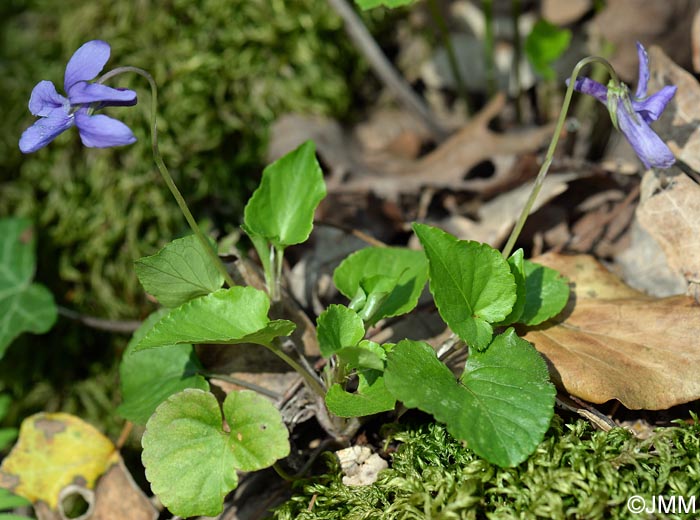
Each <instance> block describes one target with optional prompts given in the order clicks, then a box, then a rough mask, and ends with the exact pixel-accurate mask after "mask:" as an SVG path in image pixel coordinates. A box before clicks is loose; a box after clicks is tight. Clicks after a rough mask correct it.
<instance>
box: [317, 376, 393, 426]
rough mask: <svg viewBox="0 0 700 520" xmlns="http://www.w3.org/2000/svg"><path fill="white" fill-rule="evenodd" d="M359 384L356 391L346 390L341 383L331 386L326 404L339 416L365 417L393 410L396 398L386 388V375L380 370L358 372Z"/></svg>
mask: <svg viewBox="0 0 700 520" xmlns="http://www.w3.org/2000/svg"><path fill="white" fill-rule="evenodd" d="M357 377H358V385H357V390H356V391H355V392H354V393H350V392H346V391H345V390H343V387H342V386H340V385H339V384H335V385H333V386H331V387H330V389H329V390H328V393H327V394H326V406H328V409H329V410H330V411H331V412H332V413H333V414H335V415H337V416H338V417H363V416H365V415H372V414H375V413H379V412H386V411H388V410H393V409H394V406H395V405H396V399H395V398H394V396H393V395H392V394H390V393H389V391H388V390H387V389H386V386H385V384H384V377H383V376H382V373H381V372H380V371H378V370H364V371H360V372H358V373H357Z"/></svg>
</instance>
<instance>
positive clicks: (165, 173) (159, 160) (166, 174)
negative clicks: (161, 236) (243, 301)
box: [97, 67, 236, 287]
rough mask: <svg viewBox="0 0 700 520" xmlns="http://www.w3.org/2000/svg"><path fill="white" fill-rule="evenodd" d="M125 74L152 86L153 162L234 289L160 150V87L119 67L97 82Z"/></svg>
mask: <svg viewBox="0 0 700 520" xmlns="http://www.w3.org/2000/svg"><path fill="white" fill-rule="evenodd" d="M124 72H134V73H136V74H138V75H139V76H141V77H143V78H145V79H146V80H147V81H148V83H149V85H150V86H151V149H152V151H153V160H154V161H155V163H156V166H157V167H158V171H159V172H160V175H161V177H163V180H164V181H165V184H166V185H167V186H168V189H170V193H172V195H173V197H175V201H176V202H177V205H178V206H179V207H180V211H181V212H182V214H183V215H184V216H185V220H186V221H187V224H189V226H190V229H192V232H193V233H194V234H195V236H196V237H197V238H198V239H199V242H200V243H201V244H202V247H203V248H204V250H205V251H206V252H207V255H208V256H209V258H210V259H211V260H212V262H213V263H214V265H215V266H216V268H217V269H218V270H219V272H220V273H221V275H222V276H223V277H224V280H226V283H227V284H228V285H229V287H233V286H234V285H236V284H235V282H234V281H233V278H231V275H230V274H229V273H228V271H227V270H226V266H225V265H224V264H223V263H222V262H221V260H220V259H219V256H218V255H217V253H216V250H215V249H214V247H213V246H212V244H211V242H209V240H208V239H207V237H206V236H204V233H202V230H201V229H200V228H199V226H198V225H197V221H196V220H195V219H194V217H193V216H192V212H190V208H189V207H188V206H187V202H185V199H184V197H183V196H182V194H181V193H180V190H179V189H178V187H177V186H176V185H175V181H173V178H172V176H171V175H170V171H169V170H168V168H167V166H165V163H164V162H163V156H162V155H161V153H160V149H159V148H158V126H157V118H156V115H157V109H158V86H157V85H156V82H155V80H154V79H153V76H151V75H150V74H149V73H148V72H146V71H145V70H143V69H140V68H138V67H118V68H116V69H114V70H111V71H109V72H107V73H106V74H104V75H102V76H101V77H100V78H99V79H98V80H97V83H104V82H105V81H107V80H108V79H110V78H113V77H114V76H117V75H118V74H122V73H124Z"/></svg>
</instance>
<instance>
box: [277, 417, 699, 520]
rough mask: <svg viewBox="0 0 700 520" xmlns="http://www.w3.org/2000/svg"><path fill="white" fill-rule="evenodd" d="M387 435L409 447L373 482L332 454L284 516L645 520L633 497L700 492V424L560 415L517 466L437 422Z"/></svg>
mask: <svg viewBox="0 0 700 520" xmlns="http://www.w3.org/2000/svg"><path fill="white" fill-rule="evenodd" d="M388 441H389V442H395V441H398V442H400V443H401V444H400V445H399V447H398V449H397V450H396V453H394V455H393V456H392V461H391V468H390V469H388V470H386V471H384V472H382V473H381V474H380V477H379V480H378V481H377V482H376V483H375V484H374V485H371V486H364V487H347V486H345V485H343V484H342V482H341V474H340V468H339V464H338V463H337V461H336V460H335V457H333V456H330V457H328V459H327V461H328V467H329V471H328V473H327V474H326V475H324V476H321V477H318V478H315V479H311V480H308V481H305V482H304V483H303V484H302V485H301V487H300V489H299V490H298V491H297V493H298V494H296V495H295V496H294V497H292V498H291V499H290V500H289V501H288V502H287V503H285V504H284V505H283V506H281V507H280V508H278V509H277V510H276V512H275V515H276V516H275V518H277V519H278V520H292V519H299V520H312V519H313V520H322V519H323V520H360V519H377V520H379V519H381V520H390V519H391V520H394V519H395V520H398V519H415V520H427V519H477V518H494V519H501V518H502V519H510V518H512V519H515V518H547V519H566V518H580V519H618V518H639V516H638V515H633V514H631V513H630V512H629V511H628V510H627V507H626V504H627V499H628V498H630V497H631V496H633V495H641V496H643V497H650V496H652V495H654V496H656V495H664V496H671V495H676V496H684V497H688V498H689V497H697V496H698V495H700V480H699V479H698V475H700V425H698V424H695V425H691V426H688V425H683V426H678V427H671V428H664V429H660V430H658V431H657V432H656V433H655V434H654V435H653V436H652V437H651V438H650V439H647V440H639V439H636V438H634V437H633V436H632V435H631V434H630V433H629V432H628V431H626V430H624V429H621V428H620V429H615V430H612V431H610V432H608V433H605V432H600V431H593V430H592V428H591V427H590V425H589V424H588V423H586V422H584V421H582V420H579V421H577V422H576V423H574V424H564V423H563V421H562V420H561V418H559V417H558V416H555V417H554V420H553V422H552V426H551V427H550V430H549V432H548V433H547V436H546V438H545V440H544V441H543V442H542V443H541V444H540V446H539V448H538V449H537V451H536V452H535V453H534V454H533V455H532V457H530V458H529V459H528V460H527V461H526V462H524V463H523V464H521V465H520V466H518V467H516V468H508V469H502V468H498V467H496V466H493V465H491V464H489V463H487V462H485V461H484V460H482V459H480V458H478V457H477V456H476V455H474V454H473V453H472V452H471V451H470V450H469V449H467V448H464V447H463V445H462V443H460V442H458V441H455V440H454V439H452V437H451V436H450V435H449V434H448V433H447V432H446V430H445V429H444V427H443V426H441V425H437V424H429V425H424V426H420V427H417V428H410V427H404V426H402V427H400V429H398V430H396V431H395V432H393V433H390V434H389V439H388ZM309 504H313V506H312V507H310V506H309ZM309 509H310V510H309ZM668 518H683V517H682V516H673V515H670V516H668Z"/></svg>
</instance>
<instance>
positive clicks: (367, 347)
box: [337, 339, 386, 371]
mask: <svg viewBox="0 0 700 520" xmlns="http://www.w3.org/2000/svg"><path fill="white" fill-rule="evenodd" d="M337 356H338V357H339V358H340V359H341V360H342V361H343V362H344V363H346V364H347V366H348V368H349V369H358V370H361V369H366V368H371V369H373V370H379V371H383V370H384V361H385V360H386V350H384V348H383V347H382V346H381V345H379V344H378V343H375V342H374V341H369V340H366V339H365V340H362V341H360V342H359V343H358V344H357V346H354V347H345V348H343V349H342V350H339V351H338V352H337Z"/></svg>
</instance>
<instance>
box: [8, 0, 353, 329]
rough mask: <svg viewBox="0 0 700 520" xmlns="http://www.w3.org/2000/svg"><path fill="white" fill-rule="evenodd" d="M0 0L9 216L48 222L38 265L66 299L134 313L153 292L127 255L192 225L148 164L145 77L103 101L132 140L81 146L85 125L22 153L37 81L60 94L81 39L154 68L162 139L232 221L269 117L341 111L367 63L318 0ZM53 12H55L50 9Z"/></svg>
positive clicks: (190, 185) (197, 205)
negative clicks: (129, 100) (126, 97)
mask: <svg viewBox="0 0 700 520" xmlns="http://www.w3.org/2000/svg"><path fill="white" fill-rule="evenodd" d="M2 4H3V5H2V6H0V15H2V16H0V19H1V20H2V21H1V22H0V29H2V30H1V31H0V34H1V36H0V38H1V39H2V46H1V47H0V49H1V50H0V91H2V92H3V96H2V101H0V103H2V113H3V123H4V124H3V127H2V129H1V130H0V179H1V182H2V184H0V215H9V214H15V215H23V216H28V217H31V218H33V219H35V221H36V222H37V223H38V224H39V226H40V228H39V234H40V242H41V244H42V246H41V247H42V248H43V249H42V250H41V251H40V253H41V254H42V256H43V257H44V259H45V261H44V264H43V265H42V264H40V270H41V269H43V271H42V272H40V278H42V279H43V281H45V282H48V281H49V280H46V277H47V276H48V277H50V276H51V275H52V270H53V271H56V272H55V273H54V274H57V275H58V276H59V277H60V280H61V281H62V283H61V284H53V287H52V288H53V289H54V290H55V291H56V292H57V293H58V298H59V300H62V301H65V302H68V303H69V304H70V305H71V306H73V307H76V308H78V309H82V310H86V311H89V312H92V313H95V314H99V315H103V316H107V317H117V316H123V317H126V316H134V315H136V314H138V313H139V309H140V308H142V305H143V303H144V299H143V293H142V291H141V289H140V287H139V285H138V282H137V280H136V278H135V276H134V274H133V269H132V262H133V261H134V260H135V259H137V258H139V257H140V256H143V255H145V254H152V253H153V252H154V251H155V250H156V249H157V248H158V246H159V245H161V244H162V243H163V242H164V241H167V240H170V239H172V238H174V237H176V236H177V235H179V234H180V233H182V232H184V231H185V229H184V221H183V219H182V217H181V216H180V215H179V212H178V210H177V208H176V206H175V204H174V202H173V201H171V198H170V195H169V194H168V192H167V190H166V189H165V187H164V186H163V185H162V182H161V181H160V179H159V177H158V175H157V174H156V172H155V168H154V166H153V161H152V157H151V151H150V145H149V136H148V133H147V128H148V109H149V106H150V104H149V103H148V101H149V96H150V94H149V91H148V88H147V87H148V85H147V84H146V82H145V81H144V80H142V79H141V78H139V77H137V76H135V75H126V76H121V77H119V78H116V79H114V80H112V81H110V85H113V86H121V87H130V88H134V89H136V90H137V92H138V94H139V99H140V103H139V104H138V105H137V106H136V107H132V108H115V109H110V110H108V111H107V113H108V114H111V115H113V116H115V117H118V118H119V119H120V120H122V121H124V122H125V123H127V124H128V125H129V126H130V127H131V128H132V129H133V130H134V133H135V134H136V136H137V138H138V139H139V142H138V143H137V144H135V145H132V146H129V147H125V148H121V149H118V150H88V149H84V148H83V147H82V146H81V144H80V140H79V138H78V135H77V132H75V131H71V132H67V133H66V134H65V135H62V136H60V137H59V138H58V139H57V140H56V141H55V142H54V143H52V144H51V145H50V146H49V147H48V148H46V149H43V150H41V151H39V152H37V153H36V154H33V155H31V156H22V155H21V154H20V152H19V150H18V148H17V142H18V139H19V136H20V134H21V132H22V131H23V130H24V129H25V128H26V127H28V126H29V125H30V124H31V123H32V121H33V117H32V116H31V115H30V114H29V112H28V110H27V101H28V99H29V94H30V92H31V90H32V88H33V86H34V85H35V84H36V83H37V82H38V81H39V80H41V79H50V80H52V81H53V82H54V83H55V84H56V85H57V86H58V88H59V90H62V80H63V71H64V67H65V64H66V62H67V60H68V58H69V57H70V56H71V54H72V53H73V52H74V51H75V49H77V48H78V47H79V46H80V45H81V44H82V43H84V42H85V41H87V40H90V39H95V38H100V39H104V40H106V41H108V42H109V43H110V44H111V46H112V58H111V60H110V62H109V64H108V68H113V67H116V66H120V65H133V66H138V67H141V68H144V69H146V70H149V71H150V72H151V73H152V74H153V75H154V77H155V79H156V81H157V82H158V84H159V86H160V92H159V111H160V112H159V130H160V136H161V149H162V152H163V155H164V157H165V161H166V163H167V164H168V165H169V167H170V168H171V170H172V173H173V175H174V177H175V178H176V181H177V182H178V184H179V186H180V188H181V190H182V191H183V192H184V193H185V194H186V195H187V197H188V199H189V201H190V202H191V203H193V204H194V208H193V209H194V212H195V214H197V215H198V216H199V217H200V218H201V217H205V218H209V219H210V221H211V222H213V223H214V225H216V226H217V227H220V228H221V227H225V225H229V224H232V225H235V224H237V223H238V219H239V215H240V211H241V209H242V205H243V202H244V200H245V196H246V195H247V192H248V189H249V188H250V187H251V186H250V184H251V181H250V180H249V179H250V173H251V172H256V173H257V171H259V169H260V166H261V165H262V163H263V161H264V158H263V155H264V148H265V141H266V138H267V132H268V127H269V125H270V123H271V122H272V121H273V120H274V119H275V118H276V117H277V116H279V115H281V114H282V113H285V112H302V113H318V114H329V115H333V116H343V115H345V114H347V113H348V111H349V109H350V105H351V98H352V95H353V85H358V84H360V83H361V82H362V81H363V75H364V72H365V70H366V68H365V67H364V66H363V65H362V64H361V61H360V60H359V58H358V56H357V54H356V53H355V52H354V50H353V49H352V47H351V44H350V42H349V40H348V39H347V37H346V36H345V33H344V31H343V28H342V23H341V21H340V19H339V18H338V17H337V16H335V14H334V13H332V12H331V11H330V9H329V7H328V5H327V3H326V1H325V0H295V1H294V2H289V1H282V0H272V1H270V0H202V1H198V2H192V1H190V0H164V1H154V0H133V1H128V2H114V1H112V0H94V1H91V2H85V1H84V0H64V1H62V2H60V7H59V6H57V4H56V2H55V1H53V0H34V1H30V0H10V1H8V2H3V3H2ZM57 7H59V8H57Z"/></svg>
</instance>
